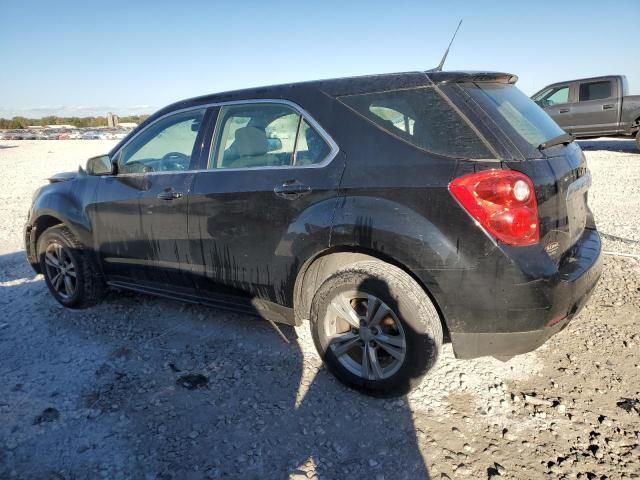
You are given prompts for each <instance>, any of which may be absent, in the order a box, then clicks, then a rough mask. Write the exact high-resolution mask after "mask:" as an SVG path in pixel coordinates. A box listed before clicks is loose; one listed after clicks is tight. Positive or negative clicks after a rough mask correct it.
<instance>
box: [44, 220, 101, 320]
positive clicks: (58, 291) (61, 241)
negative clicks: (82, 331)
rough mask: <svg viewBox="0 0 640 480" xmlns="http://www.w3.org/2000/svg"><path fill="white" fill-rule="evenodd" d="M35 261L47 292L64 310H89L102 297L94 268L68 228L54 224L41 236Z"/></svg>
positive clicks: (96, 270) (99, 282) (99, 276)
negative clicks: (42, 276)
mask: <svg viewBox="0 0 640 480" xmlns="http://www.w3.org/2000/svg"><path fill="white" fill-rule="evenodd" d="M38 258H39V262H40V269H41V270H40V271H41V272H42V273H43V275H44V278H45V282H46V283H47V287H49V291H50V292H51V294H52V295H53V297H54V298H55V299H56V300H57V301H58V302H60V303H61V304H62V305H64V306H65V307H70V308H84V307H88V306H91V305H93V304H95V303H97V302H99V301H100V300H101V299H102V297H103V296H104V294H105V292H106V286H105V284H104V281H103V280H102V277H101V275H100V274H99V271H98V269H97V268H96V265H95V264H94V262H93V260H92V259H91V258H90V257H89V255H88V254H87V252H86V250H85V249H84V247H83V245H82V244H81V243H79V242H78V241H77V239H76V238H75V237H74V235H73V234H72V233H71V231H70V230H69V229H68V228H67V227H65V226H63V225H56V226H54V227H51V228H48V229H47V230H45V231H44V232H43V233H42V234H41V235H40V238H39V239H38Z"/></svg>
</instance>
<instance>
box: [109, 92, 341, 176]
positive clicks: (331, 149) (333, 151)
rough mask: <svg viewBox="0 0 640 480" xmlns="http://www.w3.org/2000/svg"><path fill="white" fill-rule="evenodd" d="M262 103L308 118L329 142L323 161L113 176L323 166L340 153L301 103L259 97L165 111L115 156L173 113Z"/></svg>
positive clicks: (128, 174)
mask: <svg viewBox="0 0 640 480" xmlns="http://www.w3.org/2000/svg"><path fill="white" fill-rule="evenodd" d="M260 103H266V104H274V103H275V104H280V105H287V106H288V107H290V108H292V109H293V110H295V111H296V112H297V113H298V114H299V115H300V116H301V117H302V118H303V119H304V120H306V122H307V123H308V124H309V125H310V126H311V127H313V129H314V130H315V131H316V132H318V134H319V135H320V136H321V137H322V139H323V140H324V141H325V142H327V145H329V153H328V154H327V156H326V157H325V158H324V159H323V160H322V161H321V162H318V163H314V164H311V165H280V166H265V167H252V168H220V169H218V168H204V169H196V170H178V171H169V172H147V173H123V174H121V175H111V176H118V177H125V176H139V175H154V174H156V175H158V174H169V173H172V174H174V173H184V172H196V173H197V172H238V171H252V170H287V169H299V168H323V167H326V166H327V165H328V164H329V163H331V161H332V160H333V159H334V158H335V157H336V155H338V152H339V151H340V148H339V147H338V144H336V142H335V141H334V140H333V138H331V136H330V135H329V134H328V133H327V132H326V130H325V129H324V128H322V126H321V125H320V124H319V123H318V122H317V121H316V119H315V118H313V117H312V116H311V115H310V114H309V112H307V111H306V110H305V109H304V108H302V107H301V106H300V105H298V104H297V103H294V102H292V101H291V100H284V99H266V98H257V99H251V100H250V99H247V100H233V101H229V102H216V103H207V104H203V105H194V106H192V107H187V108H181V109H178V110H174V111H172V112H168V113H165V114H164V115H162V116H161V117H158V118H156V119H155V120H154V121H153V122H151V123H150V124H148V125H146V126H145V127H144V128H143V129H142V130H140V131H139V132H137V133H136V134H135V135H134V136H133V137H131V138H130V139H129V140H127V142H126V143H125V144H123V145H122V146H121V147H120V148H119V149H118V150H117V151H116V152H115V153H114V154H113V158H116V157H117V156H118V155H120V154H121V153H122V150H124V149H125V148H126V147H127V145H129V144H130V143H131V142H132V141H133V140H135V139H136V138H138V136H139V135H141V134H142V133H143V132H145V131H146V130H147V129H148V128H150V127H151V126H153V125H155V124H156V123H157V122H160V121H161V120H163V119H165V118H167V117H169V116H171V115H176V114H179V113H183V112H189V111H191V110H200V109H208V108H212V107H223V106H227V105H230V106H233V105H246V104H260ZM217 127H218V119H216V126H215V129H217ZM215 129H214V135H213V137H212V138H213V139H215ZM212 146H213V145H212ZM210 155H211V150H210V151H209V156H210ZM207 165H208V161H207Z"/></svg>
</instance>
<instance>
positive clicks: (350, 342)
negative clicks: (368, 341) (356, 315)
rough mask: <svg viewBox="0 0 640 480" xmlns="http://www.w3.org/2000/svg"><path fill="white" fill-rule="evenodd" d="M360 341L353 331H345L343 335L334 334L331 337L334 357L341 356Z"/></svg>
mask: <svg viewBox="0 0 640 480" xmlns="http://www.w3.org/2000/svg"><path fill="white" fill-rule="evenodd" d="M359 341H360V337H359V336H358V335H356V334H355V333H351V332H347V333H345V334H344V335H340V336H336V337H333V338H332V339H331V344H330V345H331V348H332V349H333V353H334V355H335V356H336V357H341V356H342V355H344V354H345V353H347V352H348V351H349V350H351V349H352V348H353V347H355V346H356V345H357V344H358V342H359Z"/></svg>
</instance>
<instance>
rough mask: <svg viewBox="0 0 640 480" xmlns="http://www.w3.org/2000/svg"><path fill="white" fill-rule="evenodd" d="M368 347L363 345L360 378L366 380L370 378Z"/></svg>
mask: <svg viewBox="0 0 640 480" xmlns="http://www.w3.org/2000/svg"><path fill="white" fill-rule="evenodd" d="M369 348H370V347H369V345H365V346H364V348H363V349H362V362H361V364H362V376H363V377H364V378H366V379H367V380H368V379H369V377H370V371H371V368H370V360H369Z"/></svg>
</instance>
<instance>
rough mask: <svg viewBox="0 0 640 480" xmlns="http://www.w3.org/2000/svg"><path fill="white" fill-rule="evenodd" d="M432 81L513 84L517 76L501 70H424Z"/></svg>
mask: <svg viewBox="0 0 640 480" xmlns="http://www.w3.org/2000/svg"><path fill="white" fill-rule="evenodd" d="M425 73H426V75H427V76H428V77H429V79H430V80H431V81H432V82H433V83H459V82H474V83H480V82H490V83H505V84H514V83H516V82H517V81H518V76H517V75H514V74H512V73H503V72H435V71H428V72H425Z"/></svg>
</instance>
